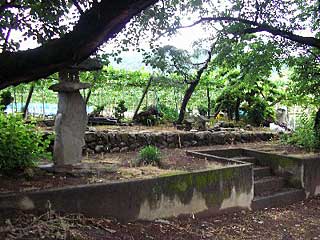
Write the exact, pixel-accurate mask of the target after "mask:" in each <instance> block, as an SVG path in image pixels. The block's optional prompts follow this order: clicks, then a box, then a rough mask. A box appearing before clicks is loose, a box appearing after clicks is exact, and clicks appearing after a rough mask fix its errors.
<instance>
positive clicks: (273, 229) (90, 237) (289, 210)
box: [0, 197, 320, 240]
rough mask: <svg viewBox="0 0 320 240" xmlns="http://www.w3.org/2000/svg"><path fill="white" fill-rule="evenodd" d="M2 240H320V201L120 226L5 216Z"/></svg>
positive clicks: (0, 221)
mask: <svg viewBox="0 0 320 240" xmlns="http://www.w3.org/2000/svg"><path fill="white" fill-rule="evenodd" d="M0 239H3V240H13V239H15V240H16V239H21V240H22V239H23V240H26V239H48V240H49V239H69V240H71V239H73V240H120V239H121V240H138V239H139V240H148V239H149V240H191V239H192V240H199V239H212V240H214V239H221V240H222V239H259V240H264V239H266V240H269V239H279V240H296V239H320V197H317V198H312V199H308V200H305V201H303V202H298V203H296V204H293V205H290V206H288V207H285V208H271V209H264V210H262V211H254V212H251V211H241V212H237V213H229V214H223V215H219V216H213V217H208V218H196V217H193V216H189V217H184V218H181V219H168V220H165V219H158V220H155V221H152V222H141V221H139V222H132V223H120V222H117V221H116V220H113V219H107V218H88V217H84V216H82V215H66V216H63V215H62V216H61V215H58V214H55V213H52V212H51V213H50V212H48V213H46V214H43V215H33V214H30V213H23V212H16V213H14V214H13V213H6V214H1V215H0Z"/></svg>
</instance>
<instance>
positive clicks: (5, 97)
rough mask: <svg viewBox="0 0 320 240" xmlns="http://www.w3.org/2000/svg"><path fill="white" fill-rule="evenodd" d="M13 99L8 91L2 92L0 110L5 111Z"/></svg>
mask: <svg viewBox="0 0 320 240" xmlns="http://www.w3.org/2000/svg"><path fill="white" fill-rule="evenodd" d="M12 101H13V97H12V96H11V92H10V91H4V92H2V93H1V94H0V110H2V111H3V110H6V108H7V106H8V105H9V104H10V103H12Z"/></svg>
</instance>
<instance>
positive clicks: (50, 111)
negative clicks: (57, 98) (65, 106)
mask: <svg viewBox="0 0 320 240" xmlns="http://www.w3.org/2000/svg"><path fill="white" fill-rule="evenodd" d="M23 106H24V103H23V104H21V103H17V110H18V112H21V111H22V110H21V109H22V107H23ZM43 107H44V112H43ZM15 109H16V106H15V104H14V103H11V104H10V105H9V106H7V109H6V110H5V112H6V113H13V112H15ZM57 111H58V105H57V104H55V103H45V104H44V106H43V105H42V103H30V104H29V107H28V112H29V114H31V115H35V116H38V115H46V116H54V115H56V113H57ZM92 111H93V107H92V106H87V113H90V112H92Z"/></svg>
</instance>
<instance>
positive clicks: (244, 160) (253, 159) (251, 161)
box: [232, 156, 258, 164]
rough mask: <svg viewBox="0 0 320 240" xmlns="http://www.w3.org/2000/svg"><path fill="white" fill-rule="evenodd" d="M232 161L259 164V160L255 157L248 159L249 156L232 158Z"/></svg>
mask: <svg viewBox="0 0 320 240" xmlns="http://www.w3.org/2000/svg"><path fill="white" fill-rule="evenodd" d="M232 160H237V161H241V162H249V163H253V164H257V163H258V162H257V159H256V158H254V157H247V156H243V157H234V158H232Z"/></svg>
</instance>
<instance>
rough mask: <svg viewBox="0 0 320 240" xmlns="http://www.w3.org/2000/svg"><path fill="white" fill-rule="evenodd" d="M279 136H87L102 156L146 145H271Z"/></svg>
mask: <svg viewBox="0 0 320 240" xmlns="http://www.w3.org/2000/svg"><path fill="white" fill-rule="evenodd" d="M276 137H277V135H276V134H275V133H271V132H249V131H248V132H247V131H244V132H227V131H225V132H209V131H203V132H161V133H157V132H137V133H123V132H104V131H97V132H87V133H86V135H85V142H86V146H85V150H86V151H89V152H90V151H91V152H92V151H94V152H96V153H102V152H105V153H107V152H111V153H113V152H127V151H132V150H136V149H138V148H141V147H143V146H145V145H155V146H157V147H159V148H180V147H191V146H192V147H193V146H209V145H223V144H231V143H246V142H255V141H269V140H271V139H272V138H276Z"/></svg>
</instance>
